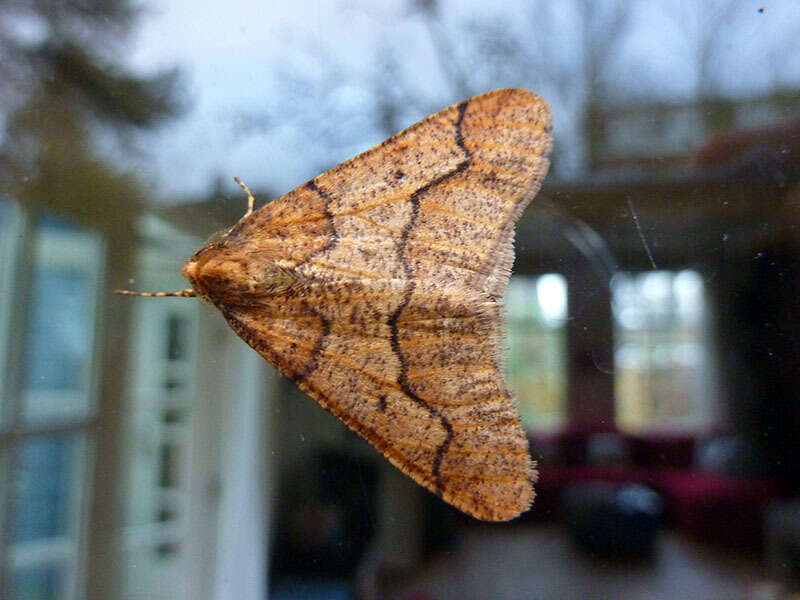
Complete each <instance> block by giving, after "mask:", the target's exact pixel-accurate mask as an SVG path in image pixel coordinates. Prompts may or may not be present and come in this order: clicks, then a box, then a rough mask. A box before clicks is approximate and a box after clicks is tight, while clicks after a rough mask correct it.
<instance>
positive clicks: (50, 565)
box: [8, 434, 86, 598]
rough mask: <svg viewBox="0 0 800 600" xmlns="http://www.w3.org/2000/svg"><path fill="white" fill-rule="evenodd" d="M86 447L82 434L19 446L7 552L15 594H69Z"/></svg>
mask: <svg viewBox="0 0 800 600" xmlns="http://www.w3.org/2000/svg"><path fill="white" fill-rule="evenodd" d="M85 448H86V444H85V440H84V437H83V435H81V434H70V435H53V436H46V437H41V438H36V439H33V440H30V441H26V442H25V443H23V444H21V445H20V446H19V447H18V449H17V452H16V461H15V465H14V477H13V483H14V486H13V488H12V490H13V491H12V500H11V501H12V506H11V515H12V520H11V523H10V535H11V539H10V541H11V545H10V546H9V551H8V557H9V564H8V572H9V573H10V577H11V581H12V586H11V587H12V589H13V590H15V592H16V593H15V595H14V596H13V597H14V598H69V597H73V596H72V594H73V593H74V589H72V588H73V587H74V586H75V582H76V581H78V574H77V569H78V564H79V560H78V559H79V541H80V522H81V519H80V517H81V510H82V505H83V493H84V474H85V455H86V452H85Z"/></svg>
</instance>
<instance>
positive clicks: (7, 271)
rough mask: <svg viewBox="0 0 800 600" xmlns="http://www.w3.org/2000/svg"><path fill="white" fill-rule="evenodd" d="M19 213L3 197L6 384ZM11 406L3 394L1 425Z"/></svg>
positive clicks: (0, 289) (1, 312)
mask: <svg viewBox="0 0 800 600" xmlns="http://www.w3.org/2000/svg"><path fill="white" fill-rule="evenodd" d="M18 223H19V211H18V210H17V209H16V206H15V205H14V204H12V203H11V202H9V201H8V200H3V199H2V198H0V257H1V258H0V381H6V374H5V369H6V368H7V364H8V356H7V349H8V344H9V343H10V338H11V336H10V335H9V334H10V328H11V318H12V311H13V307H14V306H15V302H14V300H15V296H18V291H17V290H15V289H14V282H13V276H14V273H13V267H14V264H15V263H16V256H17V253H16V248H17V246H18V242H19V235H14V233H15V230H17V228H18ZM8 409H9V407H7V406H6V405H5V398H4V395H3V394H2V393H0V425H2V423H3V420H4V419H6V418H8V416H9V415H8V413H9V412H10V411H9V410H8Z"/></svg>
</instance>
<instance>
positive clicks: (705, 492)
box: [531, 426, 781, 550]
mask: <svg viewBox="0 0 800 600" xmlns="http://www.w3.org/2000/svg"><path fill="white" fill-rule="evenodd" d="M598 434H600V435H599V437H596V436H598ZM600 437H602V440H603V441H604V442H606V446H608V444H607V442H608V441H614V442H615V443H616V445H617V446H618V448H619V449H620V450H621V451H620V452H619V453H617V456H615V457H611V459H610V460H609V457H608V456H606V457H605V458H606V460H601V461H598V460H597V458H596V457H593V456H592V450H591V446H592V443H593V440H598V439H600ZM702 441H703V440H702V439H699V438H698V436H696V435H691V434H684V433H660V434H647V435H632V434H626V433H620V432H618V431H616V430H615V429H613V428H610V427H597V426H572V427H568V428H565V429H563V430H561V431H559V432H557V433H552V434H547V435H538V436H532V438H531V450H532V453H533V455H534V457H535V458H537V460H538V461H539V481H538V484H537V486H536V488H537V497H536V502H535V504H534V509H533V510H532V511H531V515H532V516H533V518H537V519H548V518H558V516H559V507H560V497H561V492H562V491H563V490H564V489H565V488H566V487H568V486H572V485H576V484H581V483H588V482H596V481H602V482H611V483H619V484H627V483H630V484H640V485H645V486H647V487H650V488H652V489H654V490H656V491H658V492H659V493H660V494H661V495H662V498H663V500H664V509H665V517H666V522H667V524H668V525H670V526H673V527H675V528H676V529H678V530H679V531H682V532H685V533H687V534H689V535H691V536H693V537H695V538H697V539H699V540H703V541H708V542H713V543H719V544H724V545H726V546H730V547H735V548H743V549H749V550H757V549H760V548H761V545H762V530H763V527H762V512H763V509H764V507H765V506H766V504H768V503H769V502H770V501H772V500H774V499H775V498H778V497H779V496H780V495H781V489H780V486H779V485H778V483H777V482H775V481H772V480H769V479H763V478H741V477H733V476H730V475H725V474H721V473H712V472H708V471H701V470H699V469H698V468H696V467H695V463H696V461H695V454H696V449H697V448H698V445H699V443H700V442H702ZM612 454H613V453H612Z"/></svg>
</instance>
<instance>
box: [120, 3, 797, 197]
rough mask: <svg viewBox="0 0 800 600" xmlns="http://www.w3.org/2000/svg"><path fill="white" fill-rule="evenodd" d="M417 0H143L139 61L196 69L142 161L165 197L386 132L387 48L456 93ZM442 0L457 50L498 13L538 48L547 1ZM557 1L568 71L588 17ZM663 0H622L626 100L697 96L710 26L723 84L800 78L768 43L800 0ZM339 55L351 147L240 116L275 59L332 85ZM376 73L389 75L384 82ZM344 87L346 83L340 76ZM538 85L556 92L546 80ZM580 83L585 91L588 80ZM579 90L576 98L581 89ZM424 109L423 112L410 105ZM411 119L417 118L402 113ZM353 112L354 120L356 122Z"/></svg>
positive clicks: (256, 104)
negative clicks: (349, 83)
mask: <svg viewBox="0 0 800 600" xmlns="http://www.w3.org/2000/svg"><path fill="white" fill-rule="evenodd" d="M412 4H413V3H412V2H407V1H404V0H386V1H384V2H380V3H376V2H367V1H366V0H316V1H314V2H271V3H262V2H248V1H243V0H231V1H229V2H222V3H213V2H212V3H203V4H202V8H199V7H198V4H197V2H194V1H193V0H169V1H163V0H161V1H160V0H148V1H147V2H146V5H147V6H148V7H149V8H148V11H147V12H146V14H145V17H144V18H143V19H142V22H141V26H140V28H139V30H138V31H137V33H136V35H135V37H134V41H135V43H134V44H133V51H132V52H131V53H130V54H129V56H130V60H131V62H132V63H133V64H134V65H135V66H136V68H138V69H141V70H144V71H152V70H153V69H155V68H157V67H165V66H173V65H177V66H179V67H182V68H183V69H184V71H185V73H186V75H187V79H188V95H189V99H190V102H191V110H190V111H189V113H188V114H187V115H186V116H185V117H184V118H182V119H180V120H178V121H175V122H173V123H171V124H169V125H167V126H165V127H164V128H163V129H162V130H160V132H158V133H157V134H156V135H155V141H154V142H153V143H151V144H150V145H149V149H150V148H152V149H154V151H155V153H156V156H157V159H158V163H159V164H158V167H157V169H155V170H152V169H148V168H143V170H144V171H146V172H147V171H149V175H150V176H151V177H153V178H154V179H156V178H157V179H158V186H159V189H161V190H163V194H162V196H164V197H167V196H170V197H178V198H179V197H181V196H184V195H186V194H189V193H206V192H208V190H209V188H210V185H211V183H212V182H213V180H214V179H215V178H216V177H218V176H220V177H222V178H223V181H224V182H225V183H226V185H228V186H229V188H228V189H230V190H233V189H234V185H233V183H232V182H231V181H230V177H231V176H232V175H239V176H241V177H242V178H243V179H244V180H245V181H246V182H247V183H248V184H249V185H250V186H251V187H253V188H256V189H258V188H262V189H263V188H267V189H272V190H275V191H287V190H289V189H291V188H293V187H295V186H296V185H299V184H300V183H302V182H303V181H304V180H305V179H307V178H309V177H312V176H314V175H316V174H317V169H318V167H319V165H320V164H321V163H322V164H327V165H328V166H331V165H333V164H335V163H336V162H339V161H341V160H344V159H346V158H349V157H350V156H351V155H353V154H355V153H356V152H358V151H359V150H363V149H365V148H367V147H369V146H370V145H372V144H374V143H377V142H379V141H381V139H382V137H383V134H382V133H381V132H379V131H378V129H377V127H375V126H371V125H370V119H367V120H366V125H365V119H364V118H363V115H362V114H361V113H362V112H363V111H364V101H363V94H359V90H358V87H359V86H363V85H370V84H372V85H374V84H375V81H374V80H370V74H371V73H374V70H375V65H376V64H378V60H379V59H380V57H381V52H384V51H387V52H389V54H390V55H391V56H392V58H393V59H394V60H395V61H397V63H398V64H399V65H400V67H401V69H402V70H403V71H404V72H405V85H406V86H408V87H410V88H411V89H412V93H414V94H419V95H420V96H421V97H422V96H426V95H427V98H425V99H426V100H431V99H435V100H436V102H437V103H440V106H441V107H444V106H446V105H447V104H449V103H451V102H455V101H459V100H461V99H462V98H453V97H451V94H452V91H451V90H450V89H449V86H448V85H447V83H446V80H445V77H444V76H443V74H442V70H441V65H440V64H439V62H438V61H437V58H436V56H435V54H434V51H433V48H432V45H431V41H430V37H429V36H428V35H427V30H426V28H425V26H424V24H423V23H422V21H421V20H420V19H419V17H418V14H417V13H415V11H414V10H412V9H411V8H409V7H410V6H411V5H412ZM438 4H439V6H440V14H442V23H443V26H444V27H445V28H447V29H448V30H449V31H450V32H451V33H452V35H451V36H450V39H451V40H454V42H455V43H456V44H457V46H458V51H460V52H473V50H469V49H470V48H472V46H470V44H469V41H470V40H471V34H470V29H469V23H472V24H473V25H474V24H475V23H478V24H481V23H499V24H500V25H501V28H503V30H505V31H507V32H509V35H516V36H518V37H519V38H520V39H522V40H528V41H530V43H531V47H530V49H531V51H533V49H534V48H535V46H534V44H533V39H532V38H533V37H534V36H541V35H542V32H539V31H533V30H532V27H533V25H532V23H534V22H535V19H536V10H537V8H536V7H537V6H541V5H536V4H535V3H532V2H530V1H529V0H509V1H507V2H502V3H486V2H480V1H479V0H467V1H461V0H458V1H456V0H451V1H446V0H439V2H438ZM550 4H551V6H552V7H555V8H554V10H555V11H557V13H558V16H557V18H556V19H555V21H554V24H555V25H554V30H553V31H548V32H546V35H547V39H546V40H545V45H546V46H548V47H552V48H555V49H556V50H557V54H558V55H559V56H561V57H563V60H564V61H565V64H564V67H563V72H567V71H568V70H569V69H575V68H576V63H575V60H576V52H577V47H578V46H579V41H578V34H579V33H580V30H579V26H578V23H577V22H576V20H575V15H574V13H573V12H571V10H572V9H571V8H570V7H572V5H573V3H569V2H565V3H550ZM666 4H667V3H661V2H659V3H644V2H642V3H621V4H620V5H621V6H622V7H623V8H624V9H625V10H630V14H631V26H630V29H629V31H628V32H626V35H625V37H624V40H623V41H621V42H620V43H619V47H618V49H617V52H616V53H615V55H614V58H613V60H610V61H609V64H608V65H603V68H605V69H607V70H608V71H609V73H610V76H611V80H612V81H613V82H614V86H613V89H614V93H615V94H616V95H617V96H619V98H622V99H624V100H623V101H624V102H629V101H631V100H635V99H637V98H638V99H642V98H652V97H659V98H667V99H669V98H679V99H681V98H682V99H686V98H688V97H691V95H692V94H693V93H694V92H695V90H696V86H697V80H696V78H695V77H694V73H693V71H692V68H691V66H690V65H691V64H692V58H691V53H692V52H693V51H695V50H696V48H697V45H696V44H694V43H693V42H692V40H691V39H690V37H687V35H691V32H693V31H695V30H698V31H699V30H702V29H703V28H704V27H706V28H707V27H708V26H709V25H711V26H712V28H711V31H712V33H713V35H715V36H717V44H716V52H715V54H714V56H713V57H712V67H713V69H714V70H715V72H717V73H721V74H722V76H719V77H717V79H718V80H719V81H717V82H716V84H715V85H719V86H721V87H723V88H724V89H723V91H724V92H725V93H727V94H731V95H742V94H747V93H749V92H750V91H752V90H763V89H767V88H770V87H773V86H775V85H778V84H787V83H790V84H791V83H794V84H795V85H796V84H797V81H798V80H800V61H793V63H792V64H793V66H792V65H789V66H784V67H783V70H782V71H780V72H776V68H777V67H776V66H775V65H779V64H782V65H787V64H788V61H781V60H779V59H780V58H781V56H779V55H775V56H769V55H767V54H765V52H764V51H762V49H763V48H762V47H763V45H764V44H765V43H767V42H769V41H774V40H782V39H784V38H787V42H788V41H789V39H788V38H789V34H790V33H791V32H792V29H793V28H794V30H796V28H797V25H798V18H797V6H796V1H795V0H778V1H775V2H770V3H769V5H768V6H767V7H766V10H765V11H764V12H763V13H759V12H758V8H759V6H760V5H757V4H753V3H750V2H741V3H737V5H736V10H737V11H740V13H739V14H738V16H739V17H741V18H740V19H739V22H738V25H737V27H736V28H731V27H726V24H725V23H710V24H709V23H708V20H709V18H710V17H709V15H713V6H715V5H716V3H713V2H708V1H707V0H696V1H695V2H686V3H672V4H671V5H670V6H671V7H672V8H673V9H675V10H673V14H672V16H670V17H668V16H666V13H667V12H668V11H667V10H666V8H665V5H666ZM604 5H605V4H604ZM676 7H677V8H676ZM676 15H677V18H676ZM704 17H705V22H704V21H703V19H704ZM459 40H460V41H459ZM778 47H779V48H780V45H779V46H778ZM795 50H796V48H795ZM789 52H790V53H791V49H789ZM570 61H571V62H570ZM462 62H463V63H464V64H463V65H462V66H466V67H467V68H468V69H470V73H471V74H472V72H476V73H477V72H479V71H481V68H482V67H483V68H484V70H485V60H482V57H481V54H480V50H474V53H473V54H469V55H466V56H463V57H462ZM330 65H336V66H337V68H338V69H340V71H339V72H337V73H336V74H335V75H336V78H337V79H340V78H342V77H343V78H349V79H352V80H353V87H352V88H349V93H343V94H341V95H342V97H341V99H340V102H339V101H338V100H337V103H338V104H339V105H340V111H339V113H340V115H348V114H353V115H354V117H353V119H354V120H353V121H352V122H351V123H345V122H340V123H334V124H331V126H332V127H338V128H341V129H343V130H348V133H347V135H346V136H345V137H347V138H348V139H349V142H348V143H347V144H346V147H341V148H330V147H327V146H326V145H325V144H324V143H323V142H321V141H320V139H313V135H312V134H313V132H312V134H309V132H301V131H298V130H297V128H295V127H292V126H291V125H289V126H285V127H281V126H278V127H273V128H271V129H269V130H268V131H266V132H263V133H254V134H251V135H246V134H244V133H243V132H242V131H240V130H237V129H236V127H234V125H233V118H232V115H233V113H235V112H236V111H239V110H246V111H247V110H249V111H253V110H256V111H257V110H259V109H260V108H263V107H265V106H267V105H269V103H270V101H271V100H272V99H273V98H274V97H275V95H276V86H277V85H278V84H277V83H276V81H277V79H276V72H278V71H279V70H280V69H288V70H289V71H295V73H294V74H296V75H301V76H302V77H301V79H306V80H310V81H313V82H317V85H319V86H321V87H322V88H323V90H322V93H323V94H325V93H331V91H332V90H329V89H325V85H324V84H323V83H321V82H322V81H323V80H324V77H325V73H326V70H327V69H328V68H329V67H330ZM791 69H793V71H792V72H789V70H791ZM559 70H561V69H559ZM784 71H785V72H784ZM492 77H494V76H490V77H489V80H488V81H487V82H486V84H485V85H486V86H487V87H486V90H484V91H488V90H489V89H492V88H495V87H505V86H508V85H520V84H522V85H526V82H527V85H528V86H533V85H534V84H533V83H532V82H533V81H535V79H536V73H530V74H528V73H526V72H519V73H517V75H516V78H515V79H513V80H512V79H508V77H506V78H503V77H499V78H498V77H494V78H492ZM285 84H286V81H285V80H284V85H285ZM381 84H382V85H385V86H391V83H390V82H387V81H383V82H381ZM481 85H482V86H483V85H484V84H481ZM332 87H333V86H332ZM416 90H419V91H418V92H417V91H416ZM338 91H339V93H341V91H342V90H341V88H339V89H338ZM535 91H538V92H540V93H542V94H543V95H547V93H546V90H544V89H539V88H538V86H537V89H536V90H535ZM389 92H390V90H388V89H387V94H388V93H389ZM297 93H298V94H303V93H307V94H308V95H309V96H311V97H313V96H314V91H313V90H303V89H299V90H297ZM316 93H320V92H319V91H317V92H316ZM573 95H576V96H580V92H576V93H575V94H573ZM548 99H549V100H550V101H551V102H555V104H554V106H553V110H554V114H555V115H556V120H555V121H556V132H557V134H558V135H561V136H563V135H564V132H565V131H567V132H570V131H573V132H574V131H576V129H575V127H576V126H575V123H573V122H572V119H573V117H572V116H571V115H570V110H571V109H570V108H569V107H567V106H562V105H559V104H558V101H557V100H554V99H553V98H551V97H549V95H548ZM576 100H579V98H576V99H573V102H575V101H576ZM295 110H296V107H294V106H281V107H279V110H278V113H279V114H286V115H287V116H288V115H291V114H292V113H293V112H294V111H295ZM421 116H424V115H415V116H414V118H416V117H421ZM301 117H302V115H301ZM315 117H320V115H315ZM323 118H324V117H323ZM404 118H405V117H404ZM411 122H413V119H412V120H409V121H408V123H407V124H410V123H411ZM353 123H357V124H358V126H357V127H356V126H351V125H353ZM567 135H568V137H567V138H566V140H565V141H564V143H565V144H568V145H570V146H571V145H574V142H575V140H574V139H572V138H570V137H569V136H570V135H573V134H570V133H568V134H567ZM559 139H561V140H564V138H563V137H561V138H559ZM140 167H145V166H144V165H140ZM175 174H180V176H176V175H175Z"/></svg>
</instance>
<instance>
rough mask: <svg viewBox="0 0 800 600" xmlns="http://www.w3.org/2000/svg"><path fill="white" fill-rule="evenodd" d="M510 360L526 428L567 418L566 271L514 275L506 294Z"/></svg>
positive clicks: (510, 373) (511, 378)
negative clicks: (524, 275)
mask: <svg viewBox="0 0 800 600" xmlns="http://www.w3.org/2000/svg"><path fill="white" fill-rule="evenodd" d="M505 301H506V306H507V311H508V320H509V328H508V329H509V331H508V342H509V349H510V351H509V354H508V361H507V364H506V371H507V373H508V378H509V385H510V387H511V388H512V389H513V390H514V391H515V393H516V394H517V397H518V398H519V405H520V415H521V417H522V422H523V424H524V425H525V427H527V428H529V429H543V428H548V427H553V426H555V425H558V424H559V423H561V422H563V420H564V419H565V417H566V363H565V352H566V346H565V344H566V330H565V327H564V324H565V322H566V314H567V284H566V280H565V279H564V278H563V277H562V276H561V275H556V274H549V275H543V276H541V277H537V278H531V277H513V278H512V279H511V282H510V283H509V286H508V291H507V293H506V296H505Z"/></svg>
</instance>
